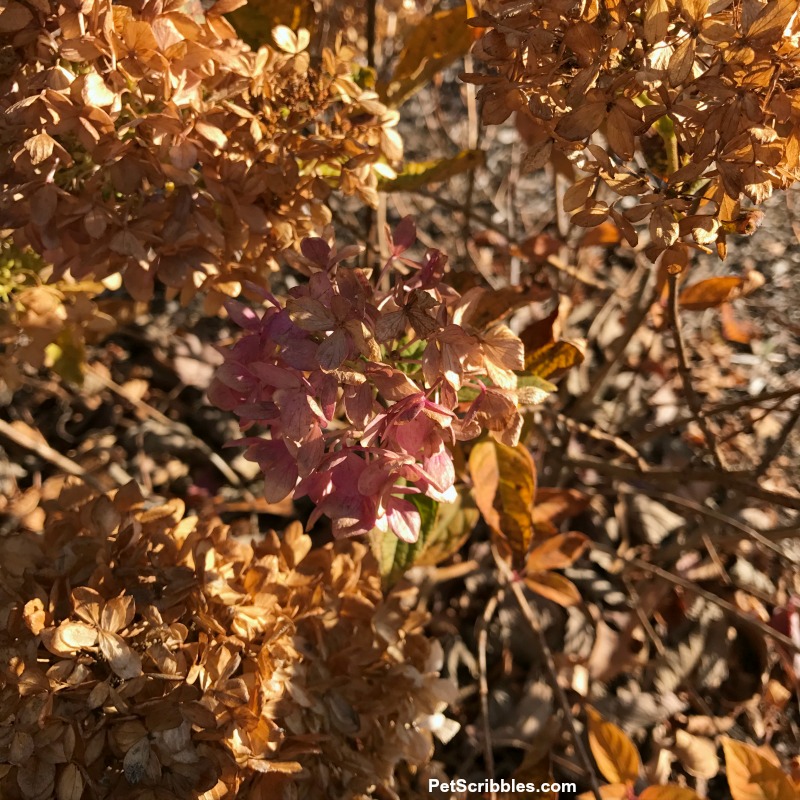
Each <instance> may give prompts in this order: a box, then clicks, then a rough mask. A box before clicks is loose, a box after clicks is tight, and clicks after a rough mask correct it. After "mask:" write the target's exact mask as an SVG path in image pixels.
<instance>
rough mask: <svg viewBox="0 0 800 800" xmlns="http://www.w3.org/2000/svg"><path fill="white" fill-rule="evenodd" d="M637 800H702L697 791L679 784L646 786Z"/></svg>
mask: <svg viewBox="0 0 800 800" xmlns="http://www.w3.org/2000/svg"><path fill="white" fill-rule="evenodd" d="M639 800H703V799H702V798H701V797H700V795H699V794H697V792H693V791H692V790H691V789H683V788H682V787H680V786H648V787H647V788H646V789H645V790H644V791H643V792H642V793H641V794H640V795H639Z"/></svg>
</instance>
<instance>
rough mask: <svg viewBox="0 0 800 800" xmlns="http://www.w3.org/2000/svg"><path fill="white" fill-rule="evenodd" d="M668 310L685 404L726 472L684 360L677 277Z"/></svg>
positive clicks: (672, 277)
mask: <svg viewBox="0 0 800 800" xmlns="http://www.w3.org/2000/svg"><path fill="white" fill-rule="evenodd" d="M669 309H670V321H671V323H672V331H673V333H674V334H675V353H676V355H677V356H678V372H679V373H680V376H681V382H682V383H683V393H684V394H685V395H686V402H687V403H688V404H689V409H690V410H691V412H692V414H693V415H694V419H695V420H696V421H697V423H698V425H700V429H701V430H702V431H703V436H704V437H705V440H706V444H707V445H708V449H709V450H710V451H711V455H712V457H713V459H714V463H715V464H716V465H717V466H718V467H719V468H720V469H722V470H725V472H727V471H728V470H729V469H730V466H729V464H728V462H727V459H726V458H725V456H724V454H723V453H722V451H721V450H720V448H719V444H718V443H717V440H716V436H715V435H714V432H713V431H712V430H711V426H710V425H709V423H708V419H706V417H705V416H703V414H702V410H703V404H702V402H701V401H700V398H699V397H698V396H697V393H696V392H695V390H694V387H693V386H692V371H691V368H690V367H689V362H688V360H687V358H686V346H685V345H684V341H683V329H682V327H681V315H680V311H679V309H678V276H677V275H670V276H669Z"/></svg>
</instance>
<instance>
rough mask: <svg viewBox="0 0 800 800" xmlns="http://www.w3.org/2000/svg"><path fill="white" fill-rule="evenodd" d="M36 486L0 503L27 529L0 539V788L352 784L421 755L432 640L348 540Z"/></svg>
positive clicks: (224, 790) (27, 798) (64, 792)
mask: <svg viewBox="0 0 800 800" xmlns="http://www.w3.org/2000/svg"><path fill="white" fill-rule="evenodd" d="M62 486H63V488H62ZM38 495H39V493H37V492H34V493H33V494H31V492H28V493H26V494H25V495H21V496H20V498H19V499H18V501H17V502H16V503H12V505H11V506H9V507H8V508H6V511H7V512H8V511H10V512H12V513H14V514H15V515H16V516H17V517H18V518H19V519H21V520H23V524H27V525H30V526H38V524H41V523H42V519H43V518H44V516H45V512H46V519H44V522H43V526H42V527H43V533H33V532H31V531H26V530H22V531H21V532H19V533H17V534H16V535H11V536H6V537H4V538H3V539H2V540H0V610H1V611H0V613H1V614H2V634H0V651H1V652H2V678H1V679H0V706H2V709H3V718H4V719H5V720H6V724H5V725H4V727H3V731H2V733H1V734H0V794H1V795H2V797H3V798H4V799H5V800H14V798H24V800H35V799H36V798H39V800H45V799H46V798H52V797H57V798H59V799H61V798H76V799H77V798H81V797H98V798H112V797H113V798H115V800H117V798H152V799H153V800H155V798H169V799H170V800H173V799H174V798H190V797H191V798H197V797H201V798H207V799H208V800H210V799H211V798H223V797H228V798H233V797H244V796H247V797H253V798H267V797H269V798H279V797H290V798H319V797H360V796H362V795H365V794H367V793H368V788H369V787H370V786H371V785H374V784H378V785H383V786H386V787H391V786H392V785H393V783H394V773H395V769H396V767H397V766H398V764H399V763H400V762H401V761H406V762H409V763H422V762H425V761H427V760H428V759H429V758H430V755H431V752H432V743H431V736H430V733H429V732H428V730H426V723H425V718H426V717H427V716H428V715H431V714H434V713H437V712H438V711H440V710H441V709H442V708H443V707H444V705H445V704H446V702H449V701H450V700H452V691H451V684H450V683H449V682H447V681H445V680H443V679H440V678H439V676H438V670H439V667H440V661H441V648H440V647H439V645H438V644H437V643H436V642H433V641H431V640H429V639H427V638H426V637H425V636H424V635H423V634H422V633H421V631H420V625H421V623H423V622H424V621H425V620H424V618H423V616H421V615H420V614H418V613H409V611H408V609H407V607H406V605H405V604H406V603H407V602H408V601H409V599H410V598H409V597H408V596H407V595H405V596H403V597H401V596H398V595H389V596H388V597H387V598H386V599H384V597H383V595H382V593H381V584H380V575H379V574H378V569H377V564H376V562H375V560H374V559H373V557H372V556H371V555H370V553H369V550H368V548H367V546H366V545H364V544H361V543H358V542H339V543H337V544H335V545H330V546H327V547H323V548H315V549H313V550H312V548H311V540H310V539H309V537H308V536H306V535H304V534H303V532H302V529H301V527H300V525H299V523H294V524H293V525H291V526H290V527H289V528H287V530H286V531H284V533H283V534H282V535H280V536H279V535H278V534H276V533H274V532H272V531H270V532H268V533H267V534H266V535H265V536H263V538H258V539H256V540H255V541H252V542H251V541H249V540H247V539H237V538H235V537H234V535H233V532H232V531H231V530H230V529H229V528H228V526H226V525H224V524H222V523H221V522H220V520H219V519H217V518H214V517H206V516H201V517H200V518H198V517H185V516H184V506H183V503H182V502H181V501H180V500H170V501H166V502H163V503H161V504H159V503H154V502H148V503H144V502H142V501H141V497H140V495H139V494H138V489H137V488H136V487H135V485H134V484H130V485H129V486H127V487H125V488H123V489H121V490H119V491H118V492H117V493H116V494H110V495H101V496H96V495H95V496H92V495H90V494H89V492H88V490H86V489H84V488H82V487H80V486H79V485H76V484H70V483H67V484H64V481H63V479H53V480H52V481H49V482H48V483H46V484H45V486H44V487H43V491H42V493H41V495H42V496H41V500H40V504H39V507H38V510H37V509H36V508H35V506H36V502H37V500H38V499H39V497H38Z"/></svg>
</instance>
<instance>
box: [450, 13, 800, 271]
mask: <svg viewBox="0 0 800 800" xmlns="http://www.w3.org/2000/svg"><path fill="white" fill-rule="evenodd" d="M476 22H477V23H478V24H480V25H481V26H483V27H486V28H488V29H489V30H488V31H487V32H486V33H485V34H484V35H483V37H482V39H481V40H480V42H479V44H478V45H477V53H478V54H479V55H480V56H481V57H482V58H483V59H484V60H485V61H486V63H487V64H488V65H489V66H490V67H491V68H492V74H491V75H469V76H465V77H466V79H467V80H469V81H472V82H474V83H478V84H480V85H481V89H480V95H481V97H482V100H483V121H484V122H485V123H486V124H497V123H500V122H503V121H504V120H506V119H507V118H508V117H509V116H510V115H511V114H512V112H514V111H516V112H517V119H518V124H519V127H520V129H521V130H522V131H523V132H524V135H525V138H526V139H527V141H528V143H529V151H528V153H527V156H526V163H527V166H528V167H529V168H531V169H535V168H538V167H541V166H543V165H544V164H545V163H546V162H547V161H548V160H549V159H550V158H551V157H553V156H554V155H555V154H556V153H561V154H564V155H566V157H567V158H568V159H569V160H570V161H571V162H572V163H573V165H574V166H575V167H576V168H578V169H579V170H581V171H582V172H584V173H587V174H586V177H583V178H581V179H580V180H577V181H576V182H575V184H574V185H573V186H572V188H571V189H570V190H569V191H568V192H567V196H566V198H565V207H566V210H568V211H573V212H575V213H574V216H573V221H574V222H575V224H577V225H582V226H593V225H597V224H600V223H601V222H603V221H605V220H606V219H609V218H610V219H611V220H613V221H614V222H615V223H616V224H617V225H618V226H619V228H620V229H621V231H622V233H623V234H624V235H625V237H626V238H627V240H628V241H629V242H630V243H631V244H635V243H636V241H637V234H636V232H635V229H634V227H633V224H635V223H638V222H641V221H642V220H644V219H646V218H649V234H650V245H649V251H648V254H649V255H650V256H651V257H652V258H655V257H656V256H658V255H660V254H662V253H667V255H666V258H667V259H668V260H669V261H670V262H673V263H675V264H677V265H678V266H680V265H681V264H683V263H685V262H686V258H687V254H688V252H689V249H691V248H699V249H707V246H708V245H711V244H714V243H716V245H717V248H718V251H719V252H720V255H722V256H724V253H725V236H726V234H727V233H729V232H733V231H736V232H739V233H751V232H752V227H753V225H754V224H755V221H756V220H757V219H758V217H755V216H753V215H749V216H748V215H747V214H745V213H743V212H742V206H741V202H742V200H743V198H747V199H748V200H749V201H751V202H753V203H761V202H762V201H763V200H765V199H766V198H767V197H769V196H770V194H771V193H772V191H773V189H776V188H786V187H787V186H789V185H790V184H791V183H793V182H794V181H796V180H797V179H798V177H800V16H799V15H798V13H797V2H796V0H769V2H760V0H742V2H734V1H733V0H719V2H709V0H615V2H611V3H600V2H598V0H589V2H586V3H579V4H575V3H573V2H572V0H562V1H559V2H555V3H552V2H541V1H540V0H533V2H524V3H520V2H517V0H511V1H509V0H490V2H489V3H488V4H487V5H486V6H484V9H483V11H482V13H481V14H480V15H479V17H478V18H477V21H476ZM598 133H599V134H600V135H598ZM654 143H655V144H656V145H657V146H656V147H654V146H653V144H654ZM658 151H660V153H659V152H658ZM657 156H660V158H659V157H657ZM659 162H660V163H659Z"/></svg>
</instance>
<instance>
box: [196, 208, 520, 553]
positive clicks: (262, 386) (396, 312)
mask: <svg viewBox="0 0 800 800" xmlns="http://www.w3.org/2000/svg"><path fill="white" fill-rule="evenodd" d="M414 238H415V233H414V225H413V221H412V220H411V219H410V218H407V219H405V220H403V221H402V222H401V223H400V225H399V226H398V228H397V230H396V231H395V233H394V236H393V237H391V238H390V247H391V255H390V256H389V259H388V260H387V262H386V263H385V264H384V265H383V266H382V269H380V270H376V271H374V272H373V271H370V270H364V269H361V268H357V267H353V266H348V265H347V263H346V262H347V259H348V257H351V256H352V255H353V251H352V250H351V249H345V250H343V251H336V250H335V249H334V248H332V247H331V246H330V245H329V244H328V243H327V242H325V241H323V240H322V239H309V240H306V241H305V242H303V245H302V252H303V259H302V261H299V262H297V265H298V267H299V268H300V269H302V270H303V271H304V272H305V273H306V274H307V276H308V280H307V282H306V283H304V284H302V285H300V286H297V287H295V288H293V289H291V290H290V292H289V296H288V297H287V298H286V299H285V301H281V300H279V299H278V298H276V297H274V296H273V295H271V294H269V293H266V292H264V293H262V298H263V306H264V308H263V310H261V311H256V310H253V309H252V308H249V307H247V306H245V305H243V304H241V303H239V302H238V301H235V300H230V301H228V302H227V304H226V306H227V309H228V312H229V313H230V315H231V318H232V319H233V320H234V321H235V322H236V323H237V324H238V325H240V326H241V327H242V328H243V329H244V335H243V336H242V337H241V338H240V339H239V340H238V342H236V344H234V345H233V346H232V347H230V348H227V349H224V350H223V351H222V352H223V355H224V357H225V363H224V364H223V365H222V366H220V368H219V369H218V371H217V374H216V377H215V380H214V382H213V384H212V386H211V388H210V390H209V398H210V400H211V402H213V403H214V404H215V405H217V406H218V407H220V408H222V409H225V410H229V411H233V413H234V414H235V415H236V416H237V417H238V418H239V420H240V423H241V426H242V429H243V430H244V431H247V430H249V429H251V428H253V427H255V426H258V427H259V428H261V429H262V432H263V433H262V435H258V436H254V435H251V436H248V437H246V438H244V439H241V440H239V441H238V442H236V443H235V444H244V445H247V451H246V456H247V458H249V459H251V460H253V461H256V462H258V464H259V465H260V466H261V469H262V471H263V473H264V480H265V489H264V492H265V496H266V497H267V499H268V500H270V501H273V502H275V501H278V500H281V499H283V498H284V497H286V496H287V495H288V494H290V493H291V492H294V496H295V497H303V496H308V497H309V498H310V499H311V500H312V501H313V502H314V504H315V506H316V508H315V511H314V512H313V514H312V515H311V518H310V520H309V524H310V525H311V524H313V523H314V522H315V521H316V520H317V519H318V518H319V517H320V516H321V515H323V514H324V515H325V516H327V517H329V518H330V519H331V521H332V524H333V531H334V533H335V534H336V535H337V536H349V535H356V534H361V533H366V532H368V531H370V530H372V529H374V528H377V529H379V530H392V531H393V532H394V533H395V534H396V535H397V536H398V537H399V538H401V539H403V540H404V541H409V542H413V541H416V539H417V537H418V536H419V529H420V515H419V512H418V510H417V508H416V506H415V505H414V503H413V498H414V497H415V496H418V495H424V496H426V497H429V498H432V499H434V500H437V501H439V502H448V501H451V500H452V499H454V498H455V490H454V482H455V470H454V468H453V460H452V455H451V450H450V447H451V446H452V445H453V443H454V442H455V441H456V440H465V439H471V438H474V437H475V436H477V435H478V434H479V433H480V432H481V431H482V430H484V429H488V430H490V431H491V432H492V434H493V435H496V436H497V437H498V438H500V439H501V440H502V441H504V442H507V443H510V444H514V443H516V441H517V439H518V437H519V431H520V428H521V417H520V415H519V412H518V409H517V402H518V394H517V389H518V387H517V383H518V378H517V375H516V371H519V370H522V369H523V345H522V342H521V341H520V340H519V338H517V337H516V336H515V335H514V334H513V333H512V332H511V331H510V330H509V328H508V327H507V326H506V325H504V324H503V323H502V322H501V321H500V319H502V316H503V315H504V314H505V313H507V312H508V308H509V306H508V305H507V304H505V303H498V302H497V298H496V297H495V294H496V293H493V292H491V291H489V290H486V289H481V288H475V289H470V290H469V291H468V292H466V293H465V294H464V295H463V296H461V295H459V294H458V293H457V292H455V291H454V290H453V289H452V288H450V287H448V286H447V285H446V284H444V283H442V277H443V275H444V268H445V264H446V257H445V256H444V255H443V254H442V253H441V252H439V251H436V250H429V251H428V252H427V253H426V254H425V255H424V257H423V258H422V259H421V260H415V259H413V258H410V257H409V256H408V254H407V250H408V248H409V247H410V246H411V244H412V243H413V242H414Z"/></svg>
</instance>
